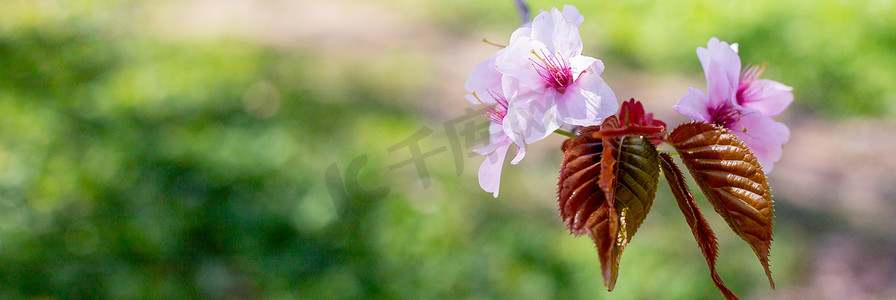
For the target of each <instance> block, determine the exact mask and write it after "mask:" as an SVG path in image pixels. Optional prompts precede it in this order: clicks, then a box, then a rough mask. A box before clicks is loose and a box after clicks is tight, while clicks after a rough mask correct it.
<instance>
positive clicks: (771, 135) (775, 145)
mask: <svg viewBox="0 0 896 300" xmlns="http://www.w3.org/2000/svg"><path fill="white" fill-rule="evenodd" d="M744 128H746V131H744ZM731 131H732V132H733V133H734V134H735V135H737V137H739V138H740V139H741V140H743V141H744V143H745V144H746V145H747V147H750V150H751V151H753V155H755V156H756V158H758V159H759V164H761V165H762V170H763V171H765V173H766V174H767V173H770V172H771V171H772V168H773V167H774V164H775V162H777V161H778V160H780V159H781V155H782V149H781V145H782V144H784V143H785V142H787V140H788V139H790V129H788V128H787V125H784V124H783V123H779V122H775V121H774V120H772V119H771V118H769V117H767V116H763V115H762V114H761V113H760V112H759V111H757V110H754V109H746V110H745V111H744V113H743V115H741V118H740V121H739V122H738V123H737V124H735V125H734V126H733V128H731Z"/></svg>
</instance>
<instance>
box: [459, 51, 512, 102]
mask: <svg viewBox="0 0 896 300" xmlns="http://www.w3.org/2000/svg"><path fill="white" fill-rule="evenodd" d="M498 53H500V51H498V52H495V53H493V54H492V55H491V56H489V57H488V59H486V60H485V61H483V62H481V63H479V64H477V65H476V67H473V71H472V72H470V77H469V78H468V79H467V82H466V83H464V88H465V89H466V90H467V92H470V93H473V92H476V95H477V96H479V99H480V100H482V101H483V102H485V103H495V100H494V99H492V97H491V96H489V91H492V92H496V93H500V92H501V91H502V90H503V87H502V85H501V76H502V75H501V72H498V70H497V69H496V68H495V58H496V57H497V56H498ZM466 99H467V101H469V102H470V103H473V104H476V105H479V101H477V100H476V98H475V97H473V96H472V95H467V97H466Z"/></svg>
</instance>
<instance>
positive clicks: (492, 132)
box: [473, 123, 507, 155]
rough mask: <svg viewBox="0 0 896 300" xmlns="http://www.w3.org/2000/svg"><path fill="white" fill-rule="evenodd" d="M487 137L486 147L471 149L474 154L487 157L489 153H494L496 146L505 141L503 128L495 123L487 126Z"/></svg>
mask: <svg viewBox="0 0 896 300" xmlns="http://www.w3.org/2000/svg"><path fill="white" fill-rule="evenodd" d="M488 136H489V138H488V145H485V146H482V147H480V148H476V149H473V152H476V153H477V154H479V155H488V154H489V153H492V152H494V151H495V149H497V147H498V145H500V144H501V143H503V142H504V140H505V139H507V135H506V134H505V133H504V127H502V126H501V125H500V124H496V123H491V124H489V125H488Z"/></svg>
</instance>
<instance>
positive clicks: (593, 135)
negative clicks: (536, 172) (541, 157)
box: [558, 117, 659, 290]
mask: <svg viewBox="0 0 896 300" xmlns="http://www.w3.org/2000/svg"><path fill="white" fill-rule="evenodd" d="M607 122H608V123H605V124H604V125H603V126H608V124H609V125H610V126H612V125H614V124H616V123H615V122H616V119H615V118H614V117H611V118H609V119H608V120H607ZM601 128H603V127H601ZM601 128H598V127H587V128H584V129H582V131H581V133H580V135H579V136H578V137H576V138H573V139H570V140H567V141H566V142H564V144H563V145H564V146H563V148H564V152H565V154H564V159H563V164H562V165H561V169H560V182H559V189H558V196H559V197H558V204H559V206H560V215H561V217H562V218H563V220H564V222H565V223H566V226H567V227H568V228H569V229H570V231H571V232H572V233H574V234H577V235H578V234H582V233H586V232H587V233H588V235H589V236H591V239H592V240H593V241H594V243H595V245H596V246H597V250H598V255H599V257H600V262H601V269H602V274H603V277H604V285H606V286H607V288H608V289H609V290H612V289H613V287H614V286H615V283H616V278H617V275H618V270H619V257H620V254H621V253H622V250H623V249H624V248H625V246H626V245H627V244H628V242H629V241H630V240H631V238H632V237H633V236H634V234H635V232H636V231H637V229H638V227H639V226H640V225H641V223H643V221H644V219H645V217H646V216H647V213H648V212H649V210H650V207H651V205H652V204H653V198H654V196H655V193H656V186H657V182H658V180H659V159H658V156H657V152H656V149H655V148H654V147H653V144H652V143H651V142H650V141H649V140H648V139H647V138H644V137H641V136H608V135H604V134H603V132H602V131H600V130H601Z"/></svg>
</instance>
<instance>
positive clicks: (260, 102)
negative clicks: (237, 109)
mask: <svg viewBox="0 0 896 300" xmlns="http://www.w3.org/2000/svg"><path fill="white" fill-rule="evenodd" d="M243 109H245V110H246V113H248V114H250V115H252V116H253V117H256V118H259V119H267V118H270V117H272V116H273V115H274V114H276V113H277V111H278V110H280V92H279V91H277V87H275V86H274V85H272V84H270V83H268V82H267V81H261V82H257V83H255V84H253V85H252V86H251V87H249V89H248V90H246V94H245V95H244V96H243Z"/></svg>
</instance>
